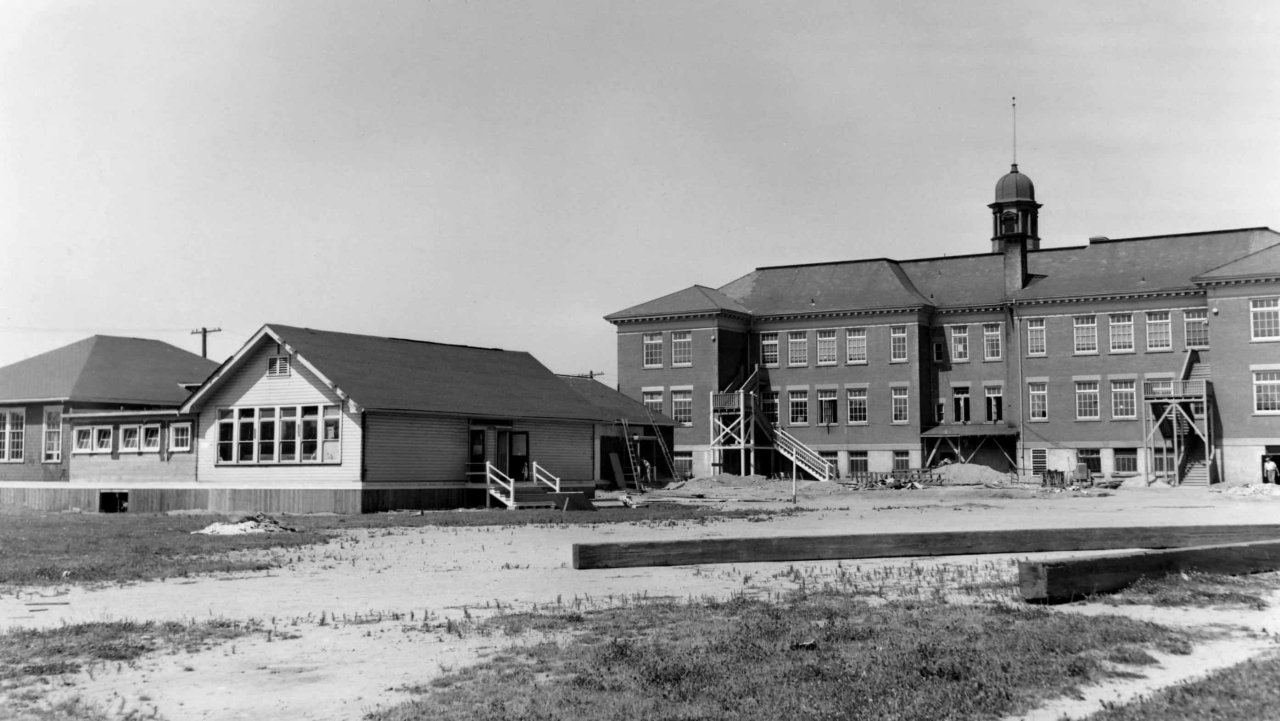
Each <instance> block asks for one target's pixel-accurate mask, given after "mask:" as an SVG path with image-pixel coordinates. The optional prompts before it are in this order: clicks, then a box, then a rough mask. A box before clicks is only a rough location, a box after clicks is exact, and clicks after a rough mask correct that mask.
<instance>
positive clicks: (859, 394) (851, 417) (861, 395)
mask: <svg viewBox="0 0 1280 721" xmlns="http://www.w3.org/2000/svg"><path fill="white" fill-rule="evenodd" d="M867 397H868V394H867V389H866V388H846V389H845V412H846V416H845V417H846V421H845V422H846V423H847V424H848V425H851V426H865V425H867V423H868V418H869V413H868V406H867ZM858 400H860V401H861V402H860V403H856V404H855V401H858ZM855 410H858V411H860V412H856V413H855Z"/></svg>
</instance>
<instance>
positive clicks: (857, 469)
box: [849, 451, 868, 475]
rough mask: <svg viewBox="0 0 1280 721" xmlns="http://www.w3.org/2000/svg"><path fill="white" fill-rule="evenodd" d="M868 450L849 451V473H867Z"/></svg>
mask: <svg viewBox="0 0 1280 721" xmlns="http://www.w3.org/2000/svg"><path fill="white" fill-rule="evenodd" d="M867 467H868V466H867V452H866V451H849V473H850V475H852V474H854V473H866V472H867Z"/></svg>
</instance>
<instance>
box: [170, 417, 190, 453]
mask: <svg viewBox="0 0 1280 721" xmlns="http://www.w3.org/2000/svg"><path fill="white" fill-rule="evenodd" d="M190 450H191V424H190V423H174V424H173V425H171V426H169V452H170V453H177V452H182V451H190Z"/></svg>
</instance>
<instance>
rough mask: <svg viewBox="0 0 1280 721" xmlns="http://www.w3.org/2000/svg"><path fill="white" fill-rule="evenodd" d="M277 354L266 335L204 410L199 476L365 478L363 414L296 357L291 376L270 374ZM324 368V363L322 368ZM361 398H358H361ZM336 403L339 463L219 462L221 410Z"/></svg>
mask: <svg viewBox="0 0 1280 721" xmlns="http://www.w3.org/2000/svg"><path fill="white" fill-rule="evenodd" d="M273 355H276V344H275V342H274V341H272V340H271V339H270V338H265V339H264V340H263V343H262V345H261V346H260V347H259V348H258V349H257V350H256V351H254V352H253V353H251V354H250V356H249V357H248V359H247V361H246V362H245V363H243V364H242V365H240V366H239V367H238V368H237V369H236V371H235V372H234V374H233V375H232V377H230V378H228V379H226V382H225V383H224V384H223V385H222V387H220V388H218V389H217V390H216V391H215V392H214V393H213V394H212V395H211V396H210V397H209V398H208V399H206V401H205V403H204V405H203V407H202V408H201V409H200V418H199V430H198V436H197V441H198V443H199V447H198V449H197V454H196V455H197V468H196V473H197V475H196V480H198V481H199V482H201V483H210V484H227V485H234V486H244V485H258V486H262V487H264V488H271V487H279V486H280V485H295V484H296V485H306V486H322V485H325V484H351V483H358V482H359V481H360V461H361V458H360V456H361V453H360V451H361V446H362V444H361V429H360V416H359V414H353V413H351V412H350V408H349V407H348V406H347V405H346V404H345V403H343V402H342V400H341V399H340V398H338V395H337V393H335V392H334V391H333V390H332V389H330V388H328V387H326V386H325V384H324V383H323V382H322V381H321V380H320V379H318V378H316V376H315V375H314V374H313V373H311V372H310V371H309V370H307V368H306V367H305V366H304V365H303V364H301V363H298V362H296V360H295V362H293V363H291V364H290V365H291V368H290V372H289V375H288V376H285V377H279V378H268V377H267V358H269V357H271V356H273ZM320 370H321V371H322V372H323V370H324V369H323V368H322V369H320ZM357 400H358V399H357ZM294 404H331V405H337V406H339V407H340V408H342V431H341V433H342V462H341V463H339V464H320V463H315V464H297V465H290V464H280V465H274V464H263V465H218V464H217V462H216V461H217V458H218V444H217V441H218V427H217V426H218V421H217V418H218V409H219V408H229V407H247V406H275V405H294Z"/></svg>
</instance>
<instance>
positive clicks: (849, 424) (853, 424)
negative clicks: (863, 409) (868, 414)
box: [845, 421, 871, 426]
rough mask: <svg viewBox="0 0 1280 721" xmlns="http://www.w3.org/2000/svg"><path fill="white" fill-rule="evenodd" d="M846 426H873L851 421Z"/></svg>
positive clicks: (863, 422) (864, 422)
mask: <svg viewBox="0 0 1280 721" xmlns="http://www.w3.org/2000/svg"><path fill="white" fill-rule="evenodd" d="M845 425H846V426H869V425H871V424H870V423H868V422H866V421H849V422H848V423H846V424H845Z"/></svg>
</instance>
